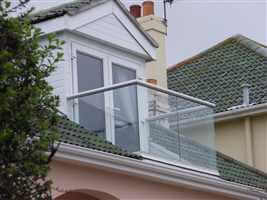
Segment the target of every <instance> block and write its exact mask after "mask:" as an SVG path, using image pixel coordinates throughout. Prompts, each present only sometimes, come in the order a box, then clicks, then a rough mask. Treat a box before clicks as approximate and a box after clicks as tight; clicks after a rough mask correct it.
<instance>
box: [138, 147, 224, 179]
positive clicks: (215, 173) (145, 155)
mask: <svg viewBox="0 0 267 200" xmlns="http://www.w3.org/2000/svg"><path fill="white" fill-rule="evenodd" d="M152 145H155V146H156V148H159V150H160V151H162V152H164V153H166V154H170V155H172V156H173V157H174V158H175V159H173V160H172V161H171V160H167V159H164V158H162V157H158V156H153V155H151V154H148V153H144V152H136V153H135V154H137V155H140V156H142V157H143V158H146V159H149V160H153V161H155V162H161V163H164V164H166V165H173V166H176V167H180V168H184V169H188V170H194V171H196V172H200V173H201V172H202V173H203V172H204V173H207V174H208V175H211V176H219V175H220V173H219V172H218V171H217V170H209V169H206V168H202V167H196V166H195V165H192V164H190V162H188V161H186V160H179V159H181V158H180V157H179V155H178V154H175V153H172V152H170V151H168V150H166V149H163V147H161V146H160V145H157V144H155V143H152ZM177 158H178V159H177Z"/></svg>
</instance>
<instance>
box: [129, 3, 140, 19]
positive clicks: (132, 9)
mask: <svg viewBox="0 0 267 200" xmlns="http://www.w3.org/2000/svg"><path fill="white" fill-rule="evenodd" d="M141 11H142V7H141V6H139V5H132V6H130V13H131V15H132V16H134V17H135V18H139V17H141Z"/></svg>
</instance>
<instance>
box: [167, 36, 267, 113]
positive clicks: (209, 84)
mask: <svg viewBox="0 0 267 200" xmlns="http://www.w3.org/2000/svg"><path fill="white" fill-rule="evenodd" d="M266 77H267V47H266V46H264V45H262V44H259V43H257V42H255V41H252V40H250V39H248V38H246V37H244V36H242V35H236V36H233V37H231V38H229V39H227V40H225V41H223V42H221V43H219V44H218V45H216V46H214V47H212V48H210V49H208V50H206V51H204V52H202V53H200V54H199V55H196V56H194V57H192V58H190V59H187V60H185V61H183V62H181V63H178V64H177V65H175V66H173V67H171V68H169V69H168V87H169V89H171V90H175V91H178V92H181V93H185V94H188V95H191V96H193V97H197V98H200V99H203V100H206V101H209V102H212V103H215V104H216V110H215V111H216V112H217V113H218V112H224V111H227V110H228V108H231V107H233V106H238V105H241V104H242V103H243V98H242V97H243V93H242V85H243V84H249V85H250V103H252V104H262V103H266V102H267V78H266Z"/></svg>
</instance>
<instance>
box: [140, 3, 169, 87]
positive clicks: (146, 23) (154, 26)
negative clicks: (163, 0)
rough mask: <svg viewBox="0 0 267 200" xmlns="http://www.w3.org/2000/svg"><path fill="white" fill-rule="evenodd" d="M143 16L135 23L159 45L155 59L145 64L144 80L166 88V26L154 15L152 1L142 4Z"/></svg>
mask: <svg viewBox="0 0 267 200" xmlns="http://www.w3.org/2000/svg"><path fill="white" fill-rule="evenodd" d="M142 5H143V16H142V17H139V18H138V19H137V21H138V22H139V23H140V24H141V25H142V27H143V29H144V30H145V31H146V32H147V33H148V34H149V35H150V36H151V37H152V38H153V39H154V40H155V41H156V42H157V43H158V44H159V48H158V49H157V55H156V56H157V59H156V60H155V61H152V62H148V63H147V64H146V79H150V80H155V81H156V82H157V84H158V85H159V86H161V87H163V88H167V62H166V47H165V46H166V36H167V25H166V23H165V22H164V20H163V19H162V18H161V17H158V16H155V15H154V1H145V2H143V4H142Z"/></svg>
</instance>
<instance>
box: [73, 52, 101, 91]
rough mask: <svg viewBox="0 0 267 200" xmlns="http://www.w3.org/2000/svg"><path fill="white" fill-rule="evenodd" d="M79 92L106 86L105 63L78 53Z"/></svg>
mask: <svg viewBox="0 0 267 200" xmlns="http://www.w3.org/2000/svg"><path fill="white" fill-rule="evenodd" d="M77 67H78V69H77V72H78V92H84V91H87V90H92V89H96V88H99V87H103V86H104V74H103V61H102V60H101V59H99V58H95V57H93V56H89V55H86V54H84V53H81V52H77Z"/></svg>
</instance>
